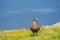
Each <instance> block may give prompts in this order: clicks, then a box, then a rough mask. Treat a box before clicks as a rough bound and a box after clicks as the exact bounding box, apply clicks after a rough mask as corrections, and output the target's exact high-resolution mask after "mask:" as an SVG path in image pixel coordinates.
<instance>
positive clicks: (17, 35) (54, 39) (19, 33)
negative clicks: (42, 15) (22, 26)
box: [0, 27, 60, 40]
mask: <svg viewBox="0 0 60 40" xmlns="http://www.w3.org/2000/svg"><path fill="white" fill-rule="evenodd" d="M0 33H1V32H0ZM31 34H32V32H31V31H30V30H13V31H11V32H5V33H3V34H2V35H0V40H60V28H59V27H50V28H45V27H41V29H40V30H39V32H38V36H30V35H31Z"/></svg>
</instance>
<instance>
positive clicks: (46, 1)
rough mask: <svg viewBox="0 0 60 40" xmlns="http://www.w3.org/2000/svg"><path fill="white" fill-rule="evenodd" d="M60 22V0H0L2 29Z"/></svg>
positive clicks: (0, 24) (0, 23) (0, 25)
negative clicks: (36, 20) (34, 19)
mask: <svg viewBox="0 0 60 40" xmlns="http://www.w3.org/2000/svg"><path fill="white" fill-rule="evenodd" d="M35 17H36V18H37V19H38V25H39V27H41V26H42V25H52V24H54V23H57V22H60V0H0V30H15V29H22V28H30V27H31V24H32V20H33V18H35Z"/></svg>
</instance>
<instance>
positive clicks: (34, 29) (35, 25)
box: [30, 18, 40, 34]
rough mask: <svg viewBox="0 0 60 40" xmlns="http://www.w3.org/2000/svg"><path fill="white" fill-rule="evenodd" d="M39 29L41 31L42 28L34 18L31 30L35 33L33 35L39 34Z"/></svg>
mask: <svg viewBox="0 0 60 40" xmlns="http://www.w3.org/2000/svg"><path fill="white" fill-rule="evenodd" d="M39 29H40V28H39V27H38V23H37V19H36V18H34V19H33V22H32V26H31V28H30V30H31V31H32V32H33V34H34V33H37V32H38V31H39Z"/></svg>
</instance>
